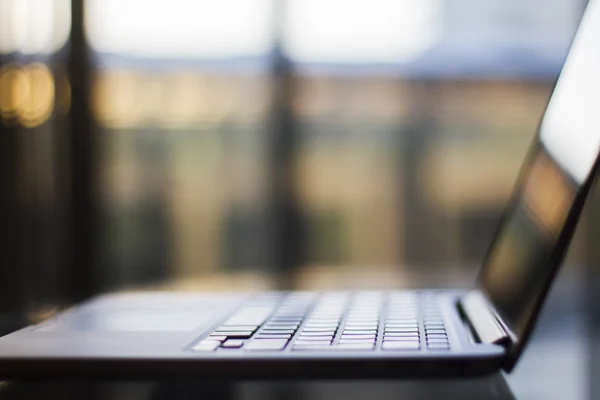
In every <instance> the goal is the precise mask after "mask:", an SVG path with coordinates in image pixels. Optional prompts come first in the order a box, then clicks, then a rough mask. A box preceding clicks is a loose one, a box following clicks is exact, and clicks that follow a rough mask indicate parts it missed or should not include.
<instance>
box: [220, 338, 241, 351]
mask: <svg viewBox="0 0 600 400" xmlns="http://www.w3.org/2000/svg"><path fill="white" fill-rule="evenodd" d="M243 345H244V341H243V340H236V339H229V340H227V341H225V342H223V343H221V347H222V348H224V349H239V348H240V347H242V346H243Z"/></svg>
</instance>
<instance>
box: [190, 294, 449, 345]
mask: <svg viewBox="0 0 600 400" xmlns="http://www.w3.org/2000/svg"><path fill="white" fill-rule="evenodd" d="M377 349H381V350H383V351H406V352H414V351H420V350H423V349H426V350H429V351H447V350H449V349H450V343H449V341H448V334H447V332H446V327H445V324H444V318H443V315H442V313H441V310H440V309H439V307H438V302H437V297H436V296H435V294H431V293H427V294H420V293H417V292H388V293H386V292H357V293H322V294H317V293H308V292H306V293H305V292H297V293H291V294H288V295H260V296H258V297H256V298H254V299H252V300H250V301H249V302H248V303H247V304H245V305H244V306H242V307H240V308H239V309H237V310H236V311H235V312H234V313H233V315H231V316H230V317H229V318H227V320H225V321H224V322H223V323H222V324H221V325H220V326H218V327H217V328H216V329H214V330H213V331H211V333H210V334H209V335H207V336H205V337H203V338H201V339H200V340H198V341H196V342H195V343H194V344H193V345H192V346H191V350H192V351H194V352H201V353H207V352H214V351H217V352H223V351H226V352H232V351H242V352H277V351H292V352H310V351H328V350H336V351H375V350H377Z"/></svg>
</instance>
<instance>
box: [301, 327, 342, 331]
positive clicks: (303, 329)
mask: <svg viewBox="0 0 600 400" xmlns="http://www.w3.org/2000/svg"><path fill="white" fill-rule="evenodd" d="M335 331H336V329H335V328H309V327H306V326H305V327H304V328H302V332H335Z"/></svg>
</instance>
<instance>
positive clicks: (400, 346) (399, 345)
mask: <svg viewBox="0 0 600 400" xmlns="http://www.w3.org/2000/svg"><path fill="white" fill-rule="evenodd" d="M420 347H421V345H420V344H419V343H418V342H396V341H394V342H387V341H385V342H383V344H382V345H381V348H382V349H383V350H419V348H420Z"/></svg>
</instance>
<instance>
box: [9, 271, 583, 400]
mask: <svg viewBox="0 0 600 400" xmlns="http://www.w3.org/2000/svg"><path fill="white" fill-rule="evenodd" d="M581 285H582V283H581V282H566V283H565V282H563V284H562V285H559V286H558V287H556V288H555V290H553V292H552V293H551V295H550V298H549V301H548V303H547V304H546V307H545V309H544V312H543V314H542V317H541V319H540V322H539V325H538V329H537V330H536V332H535V336H534V338H533V340H532V342H531V344H530V345H529V347H528V349H527V351H526V352H525V354H524V356H523V358H522V359H521V360H520V362H519V364H518V365H517V368H516V369H515V370H514V371H513V372H512V373H511V374H508V375H505V374H502V373H499V374H496V375H494V376H489V377H485V378H480V379H470V380H440V381H436V380H434V381H431V380H429V381H428V380H422V381H411V380H399V381H383V380H382V381H309V382H304V381H301V382H299V381H294V382H288V381H286V382H222V383H214V382H212V383H211V382H202V381H201V380H198V381H196V382H190V381H180V382H46V383H32V382H29V383H15V382H11V383H6V384H4V385H3V386H1V387H0V400H7V399H9V400H14V399H34V398H35V399H38V398H44V399H55V398H56V399H62V400H69V399H86V400H92V399H94V400H95V399H98V400H103V399H116V400H118V399H132V400H136V399H140V400H142V399H192V398H193V399H212V398H215V399H221V398H229V399H234V398H235V399H237V398H239V399H248V400H251V399H274V400H278V399H290V398H293V399H298V400H300V399H305V398H306V399H325V398H327V399H329V398H334V399H348V400H351V399H372V398H373V396H374V393H376V397H375V398H378V399H387V398H390V399H392V398H393V399H403V398H408V399H414V398H417V399H433V398H435V399H438V398H444V399H459V398H465V399H512V398H519V399H520V398H527V399H529V398H535V399H570V400H577V399H587V398H592V396H591V395H590V393H589V391H590V388H589V385H590V373H589V369H590V361H589V360H590V356H589V353H590V346H589V342H590V341H589V340H588V330H587V329H586V323H585V320H586V318H585V313H584V307H583V301H582V296H580V294H581V293H582V292H583V290H581V289H582V288H581ZM578 294H579V295H578Z"/></svg>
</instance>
